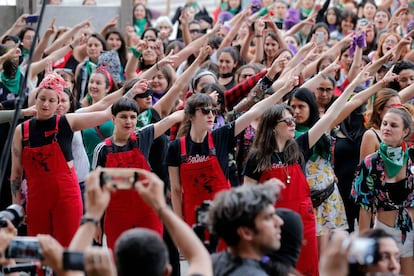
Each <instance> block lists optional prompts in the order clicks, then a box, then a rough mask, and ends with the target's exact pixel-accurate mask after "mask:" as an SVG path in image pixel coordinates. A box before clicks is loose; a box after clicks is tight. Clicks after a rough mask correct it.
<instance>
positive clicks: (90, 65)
mask: <svg viewBox="0 0 414 276" xmlns="http://www.w3.org/2000/svg"><path fill="white" fill-rule="evenodd" d="M85 63H86V71H87V72H88V76H90V75H92V70H95V69H96V68H97V67H98V65H97V64H95V63H94V62H93V61H92V60H90V59H89V58H88V60H87V61H86V62H85Z"/></svg>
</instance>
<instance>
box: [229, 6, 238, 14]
mask: <svg viewBox="0 0 414 276" xmlns="http://www.w3.org/2000/svg"><path fill="white" fill-rule="evenodd" d="M238 11H239V8H230V9H229V12H230V13H231V14H232V15H236V13H237V12H238Z"/></svg>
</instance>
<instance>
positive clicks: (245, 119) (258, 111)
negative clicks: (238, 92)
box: [234, 75, 298, 136]
mask: <svg viewBox="0 0 414 276" xmlns="http://www.w3.org/2000/svg"><path fill="white" fill-rule="evenodd" d="M278 82H281V83H283V86H282V87H281V88H280V89H279V90H277V91H276V92H275V93H273V94H272V95H271V96H270V97H267V98H265V99H263V100H262V101H260V102H258V103H257V104H255V105H253V106H252V108H250V110H249V111H247V112H246V113H244V114H243V115H242V116H241V117H239V118H238V119H237V120H236V122H235V129H234V136H236V135H238V134H239V133H240V132H242V131H243V130H244V129H245V128H246V127H247V126H248V125H249V124H250V123H251V122H252V121H253V120H254V119H256V118H258V117H260V116H261V115H262V114H263V113H264V112H265V111H266V110H267V109H268V108H269V107H270V106H272V105H273V104H276V103H278V102H279V101H280V100H282V98H283V96H284V95H286V94H287V93H289V92H290V91H291V90H292V89H293V88H294V87H295V86H296V85H297V83H298V77H297V76H292V75H286V76H284V77H282V78H280V79H279V80H278Z"/></svg>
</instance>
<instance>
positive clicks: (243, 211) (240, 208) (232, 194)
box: [209, 183, 279, 246]
mask: <svg viewBox="0 0 414 276" xmlns="http://www.w3.org/2000/svg"><path fill="white" fill-rule="evenodd" d="M278 193H279V190H278V188H277V187H276V186H275V185H272V184H270V183H269V184H263V185H244V186H241V187H237V188H233V189H231V190H227V191H223V192H221V193H219V194H218V195H217V196H216V198H215V199H214V202H213V204H212V206H211V207H210V210H209V223H210V226H211V230H212V232H213V233H215V234H217V235H218V236H219V237H220V238H222V239H223V240H224V241H225V242H226V244H227V245H228V246H236V245H237V244H238V243H239V242H240V239H241V237H240V236H239V234H238V228H239V227H248V228H250V229H253V230H256V225H255V218H256V216H257V215H258V214H259V213H260V212H262V211H264V210H265V208H267V207H268V206H269V205H274V203H275V201H276V197H277V196H278Z"/></svg>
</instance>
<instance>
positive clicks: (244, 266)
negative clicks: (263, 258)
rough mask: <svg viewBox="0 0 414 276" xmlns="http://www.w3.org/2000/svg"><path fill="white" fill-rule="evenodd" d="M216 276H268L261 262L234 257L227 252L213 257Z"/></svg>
mask: <svg viewBox="0 0 414 276" xmlns="http://www.w3.org/2000/svg"><path fill="white" fill-rule="evenodd" d="M211 260H212V261H213V274H214V275H215V276H239V275H243V276H267V275H268V274H267V273H266V271H265V270H264V268H263V267H262V264H261V262H260V261H257V260H253V259H244V258H240V257H237V256H234V255H232V254H230V253H228V252H227V251H224V252H221V253H216V254H213V255H211Z"/></svg>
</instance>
